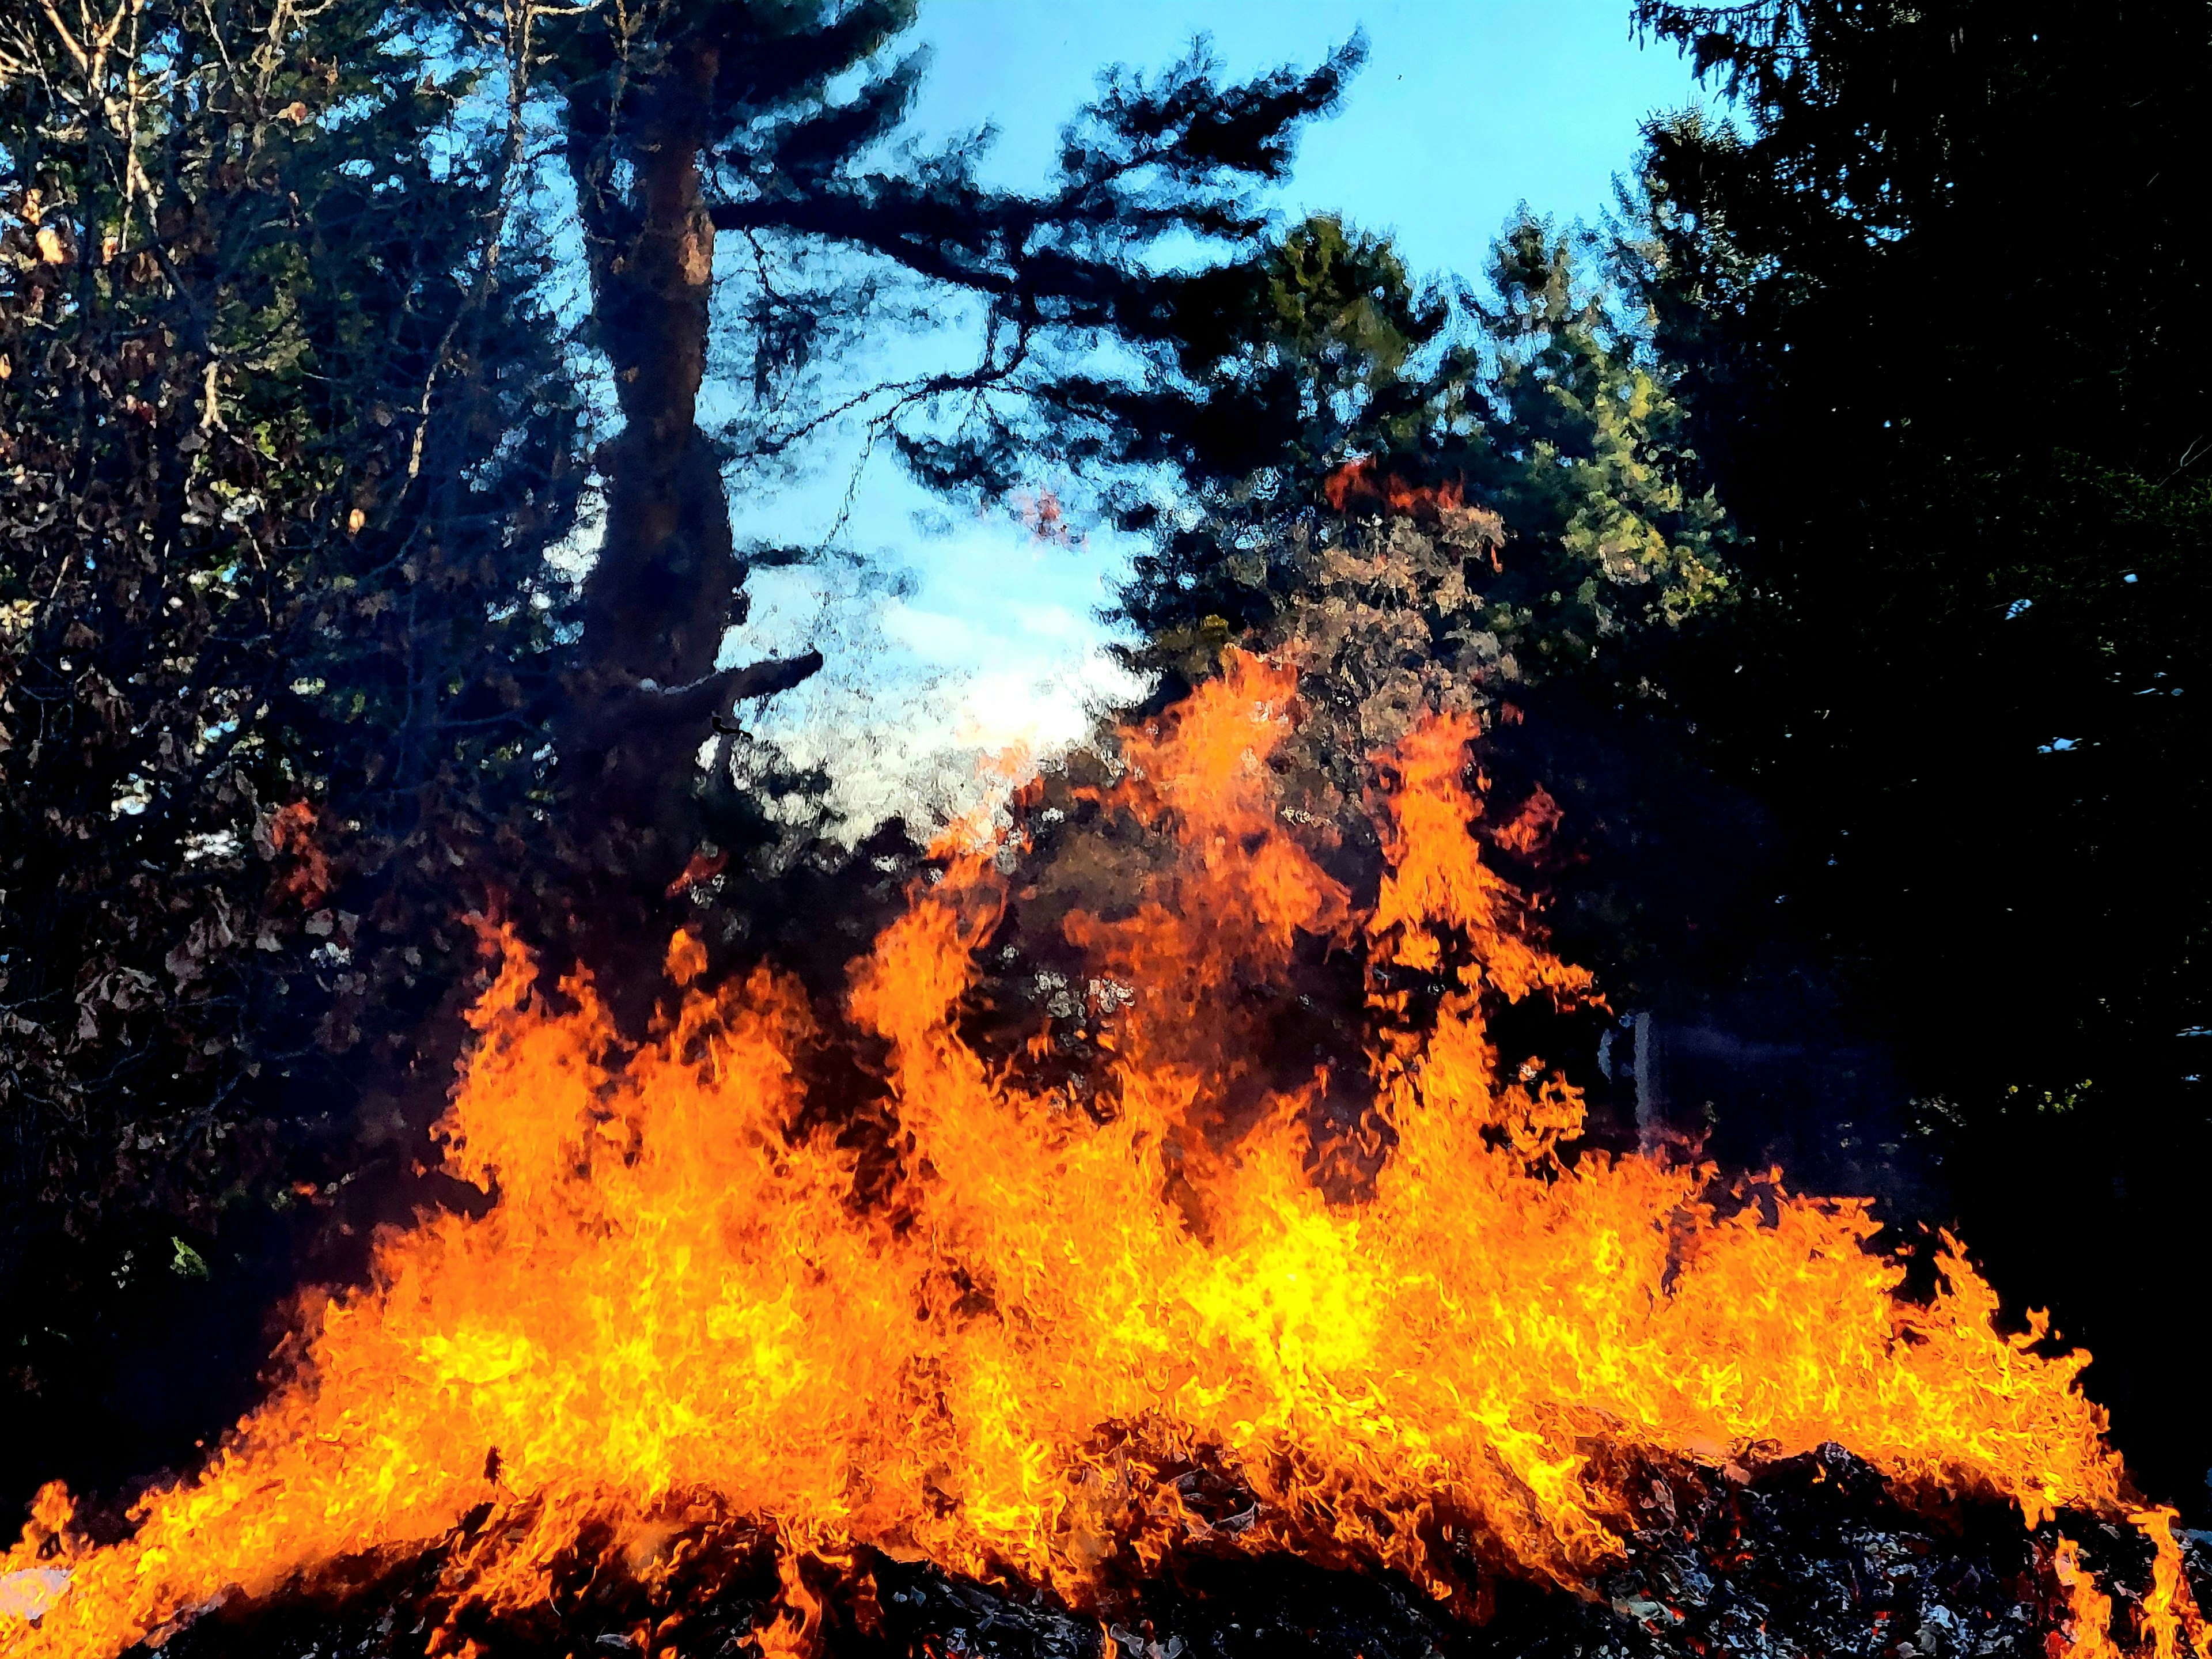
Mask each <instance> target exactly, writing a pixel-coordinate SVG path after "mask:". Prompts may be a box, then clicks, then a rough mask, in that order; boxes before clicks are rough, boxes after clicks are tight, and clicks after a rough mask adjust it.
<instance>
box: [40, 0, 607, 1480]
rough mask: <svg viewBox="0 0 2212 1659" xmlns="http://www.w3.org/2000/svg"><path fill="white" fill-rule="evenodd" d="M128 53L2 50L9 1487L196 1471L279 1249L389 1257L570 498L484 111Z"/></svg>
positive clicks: (540, 305) (558, 400)
mask: <svg viewBox="0 0 2212 1659" xmlns="http://www.w3.org/2000/svg"><path fill="white" fill-rule="evenodd" d="M280 10H281V9H280ZM56 16H57V17H58V14H56ZM117 17H118V20H124V19H125V18H126V17H127V21H128V22H129V24H130V30H129V32H128V33H123V32H122V30H121V21H118V25H117V27H115V28H112V29H109V30H108V31H107V33H106V35H105V37H96V36H94V34H92V33H89V32H88V33H86V34H85V35H84V37H83V38H82V40H79V39H77V38H76V37H74V36H72V35H70V34H69V33H67V32H66V30H65V28H64V26H63V25H62V24H60V23H59V22H58V21H55V22H52V23H51V26H50V21H49V20H43V19H33V18H32V17H30V16H29V15H28V14H25V15H22V16H20V17H18V18H16V19H15V21H13V22H11V23H10V24H9V25H8V27H7V29H6V33H5V40H4V46H0V50H4V52H6V53H7V54H8V55H9V63H8V65H7V73H6V76H5V77H4V82H0V200H3V201H4V209H5V213H6V215H7V223H6V229H5V232H4V236H0V365H4V369H5V376H4V379H0V1021H4V1022H5V1036H4V1038H0V1310H4V1311H0V1340H3V1341H4V1344H5V1347H4V1353H5V1359H4V1362H3V1363H4V1364H5V1367H6V1370H5V1393H4V1395H0V1398H4V1399H5V1400H6V1401H7V1404H6V1407H5V1411H6V1414H7V1416H8V1418H9V1422H10V1424H11V1425H12V1430H13V1431H12V1432H11V1433H10V1435H9V1437H8V1442H7V1445H6V1448H5V1451H4V1453H0V1485H4V1486H7V1487H8V1488H9V1489H11V1490H13V1489H17V1488H21V1487H27V1485H28V1484H29V1483H30V1481H31V1480H32V1479H33V1478H45V1477H47V1476H50V1475H52V1474H56V1473H59V1472H61V1466H62V1465H63V1464H64V1463H65V1462H67V1463H70V1467H71V1468H72V1469H73V1471H74V1472H75V1473H76V1474H78V1475H79V1476H80V1477H82V1476H84V1475H90V1476H92V1477H93V1478H95V1479H101V1480H112V1479H114V1478H117V1477H118V1476H119V1475H121V1474H125V1473H127V1472H132V1471H143V1470H144V1469H146V1468H150V1467H152V1466H154V1465H155V1464H157V1463H159V1462H164V1461H167V1460H170V1459H173V1458H177V1457H179V1456H183V1455H189V1453H190V1438H191V1437H193V1436H195V1435H204V1434H207V1433H210V1432H212V1431H214V1430H215V1429H216V1428H217V1427H218V1426H220V1425H221V1424H222V1422H223V1421H224V1420H225V1419H227V1418H228V1416H229V1415H230V1414H231V1413H233V1412H234V1410H235V1409H236V1408H237V1407H238V1406H239V1405H240V1403H242V1401H241V1400H240V1397H239V1395H240V1390H241V1389H242V1388H243V1387H244V1386H245V1385H246V1383H247V1382H248V1381H249V1379H250V1378H251V1376H252V1370H253V1368H254V1366H255V1365H256V1364H258V1359H259V1358H260V1357H261V1356H262V1354H264V1352H266V1348H265V1335H264V1332H263V1331H262V1329H261V1328H260V1321H261V1318H262V1315H261V1313H260V1312H259V1310H261V1309H262V1308H264V1307H266V1306H267V1305H269V1304H270V1303H271V1302H273V1301H274V1300H275V1299H276V1297H278V1296H279V1295H280V1294H281V1293H282V1291H283V1289H284V1288H285V1285H286V1284H287V1283H288V1281H289V1272H290V1270H291V1269H290V1265H289V1262H288V1261H287V1256H288V1255H289V1250H288V1249H287V1246H288V1245H290V1244H292V1243H295V1242H315V1243H319V1244H320V1245H324V1246H328V1247H330V1248H332V1249H336V1251H337V1256H336V1258H334V1259H331V1260H329V1261H325V1262H324V1264H323V1270H324V1271H328V1272H344V1271H348V1270H349V1269H348V1267H347V1266H346V1258H347V1256H348V1255H349V1253H356V1252H358V1250H359V1249H360V1248H361V1245H362V1243H365V1242H366V1240H365V1237H364V1238H362V1239H361V1240H360V1242H359V1243H355V1242H353V1241H351V1240H349V1238H348V1237H347V1233H349V1232H351V1231H353V1230H352V1229H351V1228H350V1227H349V1228H347V1229H346V1230H345V1231H339V1230H338V1229H337V1228H336V1227H329V1228H325V1227H324V1226H323V1225H320V1224H322V1223H323V1222H325V1221H327V1220H331V1219H334V1218H335V1214H336V1212H335V1211H334V1210H333V1209H332V1207H331V1206H333V1205H335V1204H336V1203H337V1202H338V1201H339V1198H340V1188H341V1186H342V1185H343V1184H344V1183H350V1182H353V1181H355V1180H356V1178H357V1177H359V1176H362V1175H364V1174H366V1173H369V1172H371V1171H374V1170H380V1169H381V1170H385V1171H386V1172H387V1173H388V1172H389V1171H390V1170H392V1169H393V1168H395V1167H399V1166H404V1164H406V1163H407V1162H408V1161H409V1160H410V1158H411V1156H412V1153H413V1151H414V1147H413V1145H412V1140H411V1133H412V1131H413V1130H414V1129H419V1127H420V1124H421V1121H423V1119H424V1117H425V1113H424V1111H423V1110H422V1108H421V1106H420V1105H419V1104H415V1105H411V1106H410V1102H413V1101H415V1099H416V1097H417V1096H419V1095H421V1094H422V1093H424V1092H425V1091H427V1092H428V1097H429V1099H430V1101H431V1103H432V1109H435V1100H436V1098H437V1095H438V1093H439V1091H440V1090H441V1087H442V1078H443V1074H444V1073H445V1071H446V1069H447V1065H448V1063H449V1061H450V1048H447V1049H446V1050H445V1051H442V1052H441V1051H437V1044H436V1042H435V1036H432V1035H431V1034H429V1033H428V1032H426V1030H425V1028H424V1021H425V1018H426V1017H427V1016H428V1015H429V1014H431V1013H432V1012H434V1011H435V1010H436V1009H437V1007H438V1006H439V1005H440V1002H441V998H443V997H444V996H445V995H446V994H447V993H448V992H450V991H451V990H452V989H453V987H455V986H456V984H457V983H458V981H459V980H461V979H462V978H463V977H464V976H465V975H466V974H467V973H468V972H469V971H471V969H472V967H473V944H472V941H471V939H470V937H469V934H468V930H467V928H466V927H465V926H464V925H462V923H461V912H462V911H464V910H465V909H466V908H470V907H471V905H472V904H480V903H482V902H483V894H484V892H485V890H486V888H487V886H488V885H489V884H495V883H496V882H498V881H499V880H501V879H502V877H501V872H512V870H513V852H514V849H515V847H516V846H517V844H518V843H517V842H516V840H515V832H516V829H517V828H518V826H526V825H527V823H528V822H529V819H530V816H531V813H532V811H533V810H534V808H533V792H534V791H535V790H536V789H537V787H538V768H539V761H538V756H537V751H538V749H539V746H540V744H542V741H543V735H544V707H545V703H546V692H547V690H548V689H549V688H550V684H551V681H550V671H551V667H552V665H553V663H554V653H555V647H554V635H553V629H554V627H555V624H556V621H557V619H558V615H559V611H560V607H561V605H562V595H561V593H560V592H559V590H558V587H557V585H556V584H553V583H552V582H550V580H549V578H548V576H547V574H546V572H545V568H544V553H545V550H546V547H547V546H548V544H550V542H552V541H553V540H555V539H556V538H558V537H560V536H561V535H562V534H563V533H564V532H566V531H567V530H568V527H569V526H570V524H571V522H572V520H573V518H574V507H575V501H576V497H577V491H578V489H579V487H580V483H581V480H582V468H581V466H580V465H579V464H578V454H577V451H578V446H579V444H580V439H581V427H580V420H579V414H578V410H577V407H576V404H575V402H574V398H573V397H572V395H571V393H570V392H569V390H568V382H567V379H566V375H565V372H564V367H563V364H562V354H561V349H560V343H559V339H558V335H557V332H556V331H554V330H552V329H550V327H549V326H548V319H547V317H546V314H545V312H544V301H543V298H542V287H543V283H544V265H543V264H542V263H540V262H539V261H538V260H537V259H535V258H533V256H532V254H531V253H530V252H528V250H527V248H526V246H519V245H518V244H520V243H521V242H522V241H523V240H524V234H523V233H524V227H523V226H522V224H521V223H520V221H519V220H518V218H517V217H516V212H517V209H516V205H515V201H514V197H513V189H512V186H513V179H512V177H511V173H512V167H513V160H514V152H513V146H512V145H511V143H509V142H508V137H509V136H508V135H507V134H506V133H504V132H503V131H501V128H500V126H499V125H497V124H496V118H495V120H494V124H493V125H491V126H490V127H489V129H484V128H483V127H481V126H480V125H478V124H477V123H475V122H474V121H473V120H471V119H470V118H467V117H466V116H465V103H466V100H468V99H469V98H470V97H471V94H472V92H473V90H474V88H473V85H472V82H471V79H470V78H469V77H467V76H454V75H449V74H447V73H444V72H442V71H441V70H438V69H437V68H435V67H434V64H433V62H432V60H431V58H429V57H428V56H427V55H426V53H425V51H424V50H423V45H424V43H422V42H421V41H418V40H414V39H410V37H409V35H408V34H407V33H405V32H404V30H402V29H400V28H398V27H396V26H395V25H394V23H393V22H392V19H391V16H390V15H389V13H388V9H386V8H384V7H382V6H380V5H377V4H373V3H339V4H337V5H333V6H330V7H326V8H324V9H319V10H318V11H316V12H315V13H313V15H312V17H311V18H310V19H308V20H307V21H299V20H298V18H297V17H296V16H295V18H294V19H293V21H291V22H290V23H289V25H286V24H285V23H284V22H283V19H282V18H281V17H280V15H279V12H278V11H271V10H270V9H269V8H267V7H263V6H257V5H254V4H251V3H244V0H241V3H238V4H222V5H217V6H215V7H205V6H199V5H192V6H170V5H165V4H160V3H155V4H149V5H146V6H142V7H137V8H133V9H130V10H129V11H128V12H127V14H126V13H118V14H117ZM504 879H507V880H510V881H511V880H512V879H513V877H512V874H511V873H509V874H508V875H507V876H506V877H505V878H504ZM426 1041H428V1042H431V1044H432V1052H428V1053H427V1054H426V1053H425V1052H424V1051H423V1049H422V1043H423V1042H426ZM410 1126H411V1127H410ZM302 1194H312V1195H313V1204H312V1205H308V1204H302V1203H301V1201H300V1200H301V1195H302ZM301 1218H307V1219H308V1225H307V1226H306V1227H304V1228H302V1227H301V1226H298V1225H295V1224H296V1223H297V1222H298V1221H300V1220H301ZM362 1219H366V1218H362ZM42 1425H44V1428H45V1430H46V1431H42ZM71 1460H75V1461H74V1462H71ZM33 1464H34V1465H35V1467H32V1465H33Z"/></svg>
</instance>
